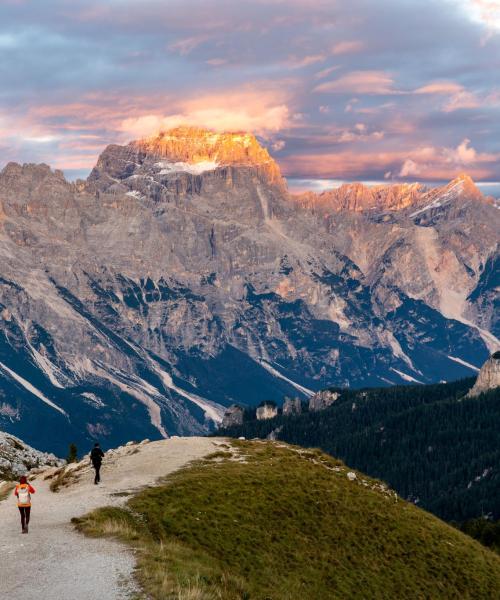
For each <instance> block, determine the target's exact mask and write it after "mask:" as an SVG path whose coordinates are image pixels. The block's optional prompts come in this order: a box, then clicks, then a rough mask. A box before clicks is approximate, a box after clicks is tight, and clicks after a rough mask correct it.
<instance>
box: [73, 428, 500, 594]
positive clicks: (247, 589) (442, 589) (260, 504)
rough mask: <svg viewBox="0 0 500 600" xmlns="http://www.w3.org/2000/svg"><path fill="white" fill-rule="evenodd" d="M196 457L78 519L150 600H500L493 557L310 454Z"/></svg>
mask: <svg viewBox="0 0 500 600" xmlns="http://www.w3.org/2000/svg"><path fill="white" fill-rule="evenodd" d="M174 441H176V440H171V441H170V440H167V441H163V442H157V444H158V445H159V444H161V445H168V444H169V443H171V442H174ZM186 441H187V440H184V442H186ZM193 441H194V440H193ZM214 441H216V440H214ZM218 441H219V442H221V441H222V440H218ZM146 448H147V446H146ZM140 452H144V450H141V451H140ZM169 455H171V453H168V454H167V456H169ZM132 458H133V459H138V460H140V453H139V455H138V457H137V455H135V456H133V457H132ZM204 458H205V459H204V460H201V461H197V462H196V463H195V464H191V465H190V466H188V467H187V468H184V469H182V470H181V471H178V472H177V473H174V474H173V475H171V476H170V477H169V478H168V480H167V481H166V482H165V483H163V484H162V485H156V486H154V487H151V488H149V489H145V490H143V491H141V492H139V493H138V494H136V495H134V496H133V497H132V498H130V499H129V500H128V502H127V503H126V504H125V505H122V506H118V507H117V506H116V501H113V504H114V505H115V506H113V505H112V506H110V505H109V503H108V504H107V505H106V507H105V508H101V509H98V510H95V511H92V512H91V513H89V514H87V515H85V516H83V517H81V518H79V519H76V520H75V522H76V524H77V527H78V529H80V530H82V531H84V532H86V533H87V534H89V535H90V536H92V537H95V536H100V537H106V536H110V535H111V536H114V537H118V538H119V539H121V541H124V542H126V543H128V544H130V545H131V546H132V547H133V548H134V555H135V556H136V557H137V562H138V565H137V570H136V576H137V579H138V582H139V584H140V585H141V588H142V591H143V592H144V593H145V594H146V595H147V597H148V598H154V599H158V600H160V599H163V598H174V597H181V598H183V597H191V598H192V597H195V598H225V599H235V600H236V599H237V598H273V599H274V600H298V599H301V600H319V599H327V598H328V599H331V600H344V599H348V598H374V599H375V598H412V599H417V598H432V599H433V600H445V599H446V600H448V599H450V598H470V599H472V598H474V599H477V600H479V599H481V600H482V599H484V600H487V599H491V598H496V597H498V591H499V589H500V557H499V556H497V555H495V554H494V553H493V552H491V551H490V550H487V549H486V548H484V547H482V546H480V544H479V543H478V542H476V541H474V540H472V539H471V538H469V537H468V536H466V535H464V534H463V533H461V532H460V531H458V530H456V529H454V528H453V527H451V526H449V525H447V524H446V523H443V522H442V521H440V520H439V519H436V518H435V517H434V516H433V515H430V514H429V513H426V512H425V511H423V510H421V509H419V508H417V507H415V506H412V505H411V504H408V503H407V502H405V501H404V500H402V499H401V498H399V497H398V496H397V494H395V493H394V491H393V490H391V489H390V488H389V487H388V486H387V485H386V484H384V483H382V482H380V481H377V480H374V479H371V478H369V477H367V476H366V475H364V474H363V473H360V472H356V471H353V470H350V469H349V468H348V467H346V466H345V465H344V464H343V463H342V462H341V461H339V460H336V459H334V458H332V457H329V456H327V455H325V454H323V453H322V452H320V451H319V450H311V451H305V450H302V449H300V448H297V447H294V446H288V445H287V444H284V443H279V444H277V443H272V442H239V441H235V442H233V444H231V445H229V444H224V445H221V446H220V447H219V449H218V451H216V452H213V453H212V454H209V455H207V456H205V457H204ZM122 460H124V459H122ZM129 460H130V459H129ZM118 468H120V465H119V464H118ZM127 473H131V471H130V469H129V470H128V471H127ZM121 481H122V480H120V483H121ZM122 485H123V484H122ZM127 489H130V488H127ZM101 541H102V540H101Z"/></svg>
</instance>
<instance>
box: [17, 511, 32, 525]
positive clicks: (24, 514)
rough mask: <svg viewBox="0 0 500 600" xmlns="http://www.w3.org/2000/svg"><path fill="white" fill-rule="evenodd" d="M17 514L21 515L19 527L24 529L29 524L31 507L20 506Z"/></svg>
mask: <svg viewBox="0 0 500 600" xmlns="http://www.w3.org/2000/svg"><path fill="white" fill-rule="evenodd" d="M19 512H20V513H21V527H22V528H23V529H25V527H26V526H27V525H28V523H29V522H30V514H31V506H20V507H19Z"/></svg>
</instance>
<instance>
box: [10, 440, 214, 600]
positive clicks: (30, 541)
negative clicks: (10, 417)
mask: <svg viewBox="0 0 500 600" xmlns="http://www.w3.org/2000/svg"><path fill="white" fill-rule="evenodd" d="M218 443H221V441H220V440H214V439H208V438H194V437H193V438H174V439H169V440H163V441H160V442H151V443H148V444H144V445H139V446H137V445H136V446H125V447H122V448H119V449H117V450H114V451H110V452H109V453H107V454H106V459H105V462H104V465H103V469H102V484H101V485H98V486H96V485H94V484H93V479H92V472H91V470H90V467H89V466H87V465H85V467H84V468H82V469H81V470H79V475H80V477H81V479H80V480H79V481H78V482H77V483H75V484H74V485H72V486H70V487H68V488H67V489H62V490H61V491H60V492H58V493H56V494H55V493H53V492H51V491H50V490H49V483H50V480H44V479H43V478H44V476H45V475H46V473H47V472H45V473H44V474H41V475H39V476H37V478H36V479H34V480H32V483H33V485H34V487H35V488H36V494H35V496H34V497H33V509H32V519H31V523H30V532H29V534H28V535H21V533H20V529H21V527H20V523H19V513H18V510H17V508H16V505H15V502H14V501H13V499H12V498H8V499H7V500H5V501H3V502H0V524H1V529H0V598H16V599H17V600H40V599H45V598H52V599H53V600H66V599H71V600H116V599H121V598H129V597H130V596H131V595H132V594H133V592H134V585H133V581H132V577H131V575H132V571H133V567H134V557H133V555H132V553H131V552H130V551H128V550H127V548H126V547H124V546H122V545H121V544H118V543H116V542H113V541H109V540H103V539H92V538H87V537H85V536H83V535H81V534H79V533H77V532H75V530H74V529H73V526H72V525H71V518H72V517H78V516H81V515H83V514H85V513H87V512H88V511H90V510H92V509H94V508H97V507H99V506H105V505H115V506H116V505H119V504H122V503H123V502H125V501H126V499H127V497H126V495H124V493H125V492H132V491H134V490H136V489H138V488H140V487H142V486H146V485H151V484H153V483H154V482H155V481H156V480H157V479H158V478H159V477H162V476H165V475H168V474H169V473H172V472H174V471H176V470H177V469H179V468H180V467H182V466H184V465H186V464H187V463H188V462H189V461H191V460H194V459H197V458H201V457H203V456H204V455H206V454H209V453H210V452H212V451H213V450H214V447H216V446H217V444H218ZM114 494H121V495H118V496H117V495H114Z"/></svg>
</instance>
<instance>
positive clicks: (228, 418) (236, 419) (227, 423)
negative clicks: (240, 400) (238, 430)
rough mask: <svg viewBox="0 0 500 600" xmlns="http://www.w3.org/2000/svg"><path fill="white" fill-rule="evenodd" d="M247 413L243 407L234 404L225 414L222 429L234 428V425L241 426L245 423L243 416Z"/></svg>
mask: <svg viewBox="0 0 500 600" xmlns="http://www.w3.org/2000/svg"><path fill="white" fill-rule="evenodd" d="M244 413H245V411H244V409H243V408H242V407H241V406H238V405H237V404H233V405H232V406H230V407H229V408H228V409H227V410H226V412H225V413H224V417H223V419H222V427H232V426H233V425H241V424H242V423H243V415H244Z"/></svg>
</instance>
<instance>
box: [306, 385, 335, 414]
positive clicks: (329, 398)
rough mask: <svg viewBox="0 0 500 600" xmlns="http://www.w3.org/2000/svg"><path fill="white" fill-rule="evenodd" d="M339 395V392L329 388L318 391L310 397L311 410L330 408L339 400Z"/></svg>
mask: <svg viewBox="0 0 500 600" xmlns="http://www.w3.org/2000/svg"><path fill="white" fill-rule="evenodd" d="M339 397H340V393H339V392H330V391H329V390H322V391H321V392H317V393H316V394H314V395H313V396H311V397H310V398H309V410H310V411H311V412H315V411H319V410H325V408H328V407H329V406H331V405H332V404H333V403H334V402H335V401H336V400H338V398H339Z"/></svg>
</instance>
